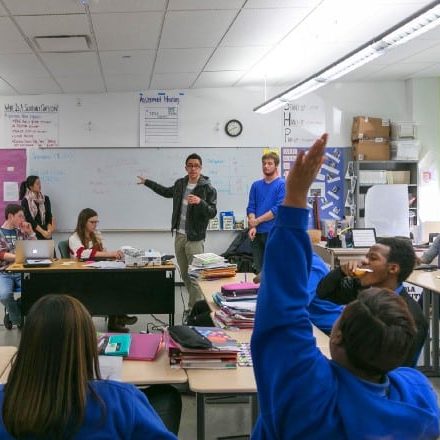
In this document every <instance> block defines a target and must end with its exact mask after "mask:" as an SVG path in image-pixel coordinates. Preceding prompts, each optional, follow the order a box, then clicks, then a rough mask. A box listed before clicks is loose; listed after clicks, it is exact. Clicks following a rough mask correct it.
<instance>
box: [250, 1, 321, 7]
mask: <svg viewBox="0 0 440 440" xmlns="http://www.w3.org/2000/svg"><path fill="white" fill-rule="evenodd" d="M321 2H322V0H248V1H247V2H246V5H245V8H246V9H247V8H271V9H272V8H296V7H313V6H316V5H317V4H318V3H321Z"/></svg>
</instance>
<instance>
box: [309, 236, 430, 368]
mask: <svg viewBox="0 0 440 440" xmlns="http://www.w3.org/2000/svg"><path fill="white" fill-rule="evenodd" d="M415 261H416V255H415V253H414V249H413V247H412V244H411V242H410V241H409V240H407V239H405V238H397V237H386V238H381V239H379V240H378V242H377V244H375V245H373V246H371V248H370V249H369V251H368V253H367V255H366V256H365V258H364V259H362V260H361V261H351V262H348V263H345V264H343V265H341V266H340V267H338V268H336V269H334V270H332V271H331V272H330V273H329V274H328V275H327V276H326V277H325V278H323V279H322V280H321V281H320V283H319V285H318V287H317V289H316V294H317V296H318V297H319V298H321V299H325V300H330V301H333V302H335V303H337V304H348V303H349V302H351V301H354V300H355V299H356V298H357V296H358V294H359V292H360V291H362V290H363V289H365V288H367V287H380V288H386V289H390V290H392V291H394V292H396V293H397V294H398V295H399V296H400V297H401V298H402V299H403V300H404V301H405V302H406V304H407V306H408V309H409V311H410V313H411V314H412V317H413V318H414V322H415V324H416V328H417V334H416V338H415V340H414V343H413V348H412V350H410V351H409V352H408V356H407V358H406V359H405V361H404V362H403V364H402V365H405V366H409V367H411V366H415V364H416V363H417V358H418V356H419V353H420V351H421V349H422V347H423V344H424V342H425V339H426V336H427V334H428V323H427V321H426V318H425V316H424V315H423V312H422V309H421V307H420V305H419V304H417V302H416V301H415V300H414V299H413V298H411V296H409V294H408V292H407V291H406V289H405V287H404V286H403V284H402V283H403V282H404V281H405V280H406V279H407V278H408V277H409V275H410V274H411V272H412V270H413V268H414V265H415ZM358 268H361V269H365V268H366V269H370V270H372V272H359V275H361V276H359V275H356V273H357V270H358Z"/></svg>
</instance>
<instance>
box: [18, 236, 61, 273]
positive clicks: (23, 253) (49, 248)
mask: <svg viewBox="0 0 440 440" xmlns="http://www.w3.org/2000/svg"><path fill="white" fill-rule="evenodd" d="M53 255H54V242H53V240H17V241H16V242H15V262H16V263H20V264H23V267H47V266H50V265H51V264H52V258H53Z"/></svg>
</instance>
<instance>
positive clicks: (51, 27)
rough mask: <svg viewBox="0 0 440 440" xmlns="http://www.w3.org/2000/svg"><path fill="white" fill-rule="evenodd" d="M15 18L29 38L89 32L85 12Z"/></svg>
mask: <svg viewBox="0 0 440 440" xmlns="http://www.w3.org/2000/svg"><path fill="white" fill-rule="evenodd" d="M16 20H17V23H18V25H19V26H20V27H21V29H22V30H23V32H24V33H25V34H26V35H27V36H28V37H29V38H30V39H32V38H33V37H37V36H44V35H88V34H89V25H88V22H87V16H86V15H85V14H72V15H35V16H21V17H17V18H16Z"/></svg>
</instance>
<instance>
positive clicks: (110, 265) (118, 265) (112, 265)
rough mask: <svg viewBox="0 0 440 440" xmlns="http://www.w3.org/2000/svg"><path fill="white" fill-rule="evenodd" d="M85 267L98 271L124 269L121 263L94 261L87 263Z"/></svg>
mask: <svg viewBox="0 0 440 440" xmlns="http://www.w3.org/2000/svg"><path fill="white" fill-rule="evenodd" d="M86 266H90V267H96V268H98V269H125V263H124V262H123V261H94V262H93V263H87V264H86Z"/></svg>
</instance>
